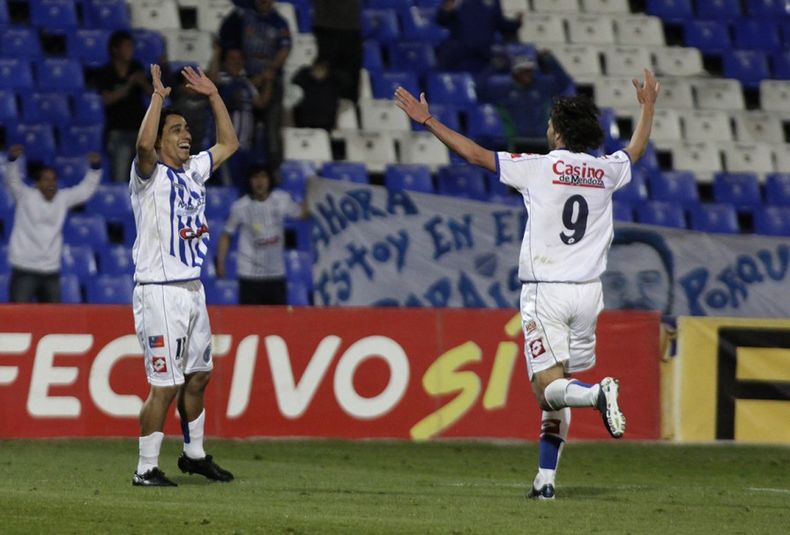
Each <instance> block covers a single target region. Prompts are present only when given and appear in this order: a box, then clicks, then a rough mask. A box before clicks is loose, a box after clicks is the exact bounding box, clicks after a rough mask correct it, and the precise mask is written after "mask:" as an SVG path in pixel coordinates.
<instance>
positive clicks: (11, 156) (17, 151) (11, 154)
mask: <svg viewBox="0 0 790 535" xmlns="http://www.w3.org/2000/svg"><path fill="white" fill-rule="evenodd" d="M23 152H25V149H24V147H22V145H11V146H10V147H8V152H7V153H6V157H7V158H8V161H9V162H13V161H14V160H16V159H17V158H19V157H20V156H22V153H23Z"/></svg>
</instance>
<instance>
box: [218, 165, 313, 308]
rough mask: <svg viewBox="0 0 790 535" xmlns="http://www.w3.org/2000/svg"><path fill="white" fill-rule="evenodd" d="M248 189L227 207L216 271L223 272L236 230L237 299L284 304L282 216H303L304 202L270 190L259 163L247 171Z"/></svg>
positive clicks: (261, 303) (222, 273)
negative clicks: (237, 237)
mask: <svg viewBox="0 0 790 535" xmlns="http://www.w3.org/2000/svg"><path fill="white" fill-rule="evenodd" d="M249 180H250V193H249V195H245V196H244V197H242V198H240V199H238V200H237V201H236V202H234V203H233V206H231V208H230V216H229V217H228V221H227V222H226V223H225V228H224V231H223V233H222V235H221V236H220V238H219V245H218V247H217V275H218V276H219V277H224V276H225V265H226V259H227V257H228V251H229V250H230V241H231V236H232V235H233V234H234V233H236V232H237V231H238V232H239V256H238V275H239V303H240V304H242V305H284V304H286V301H287V291H286V280H285V261H284V258H283V255H284V252H285V227H284V223H285V218H286V217H299V218H304V217H307V204H306V203H302V204H298V203H296V202H295V201H294V200H293V199H292V198H291V196H290V195H289V194H288V193H286V192H285V191H282V190H275V191H272V179H271V174H270V173H269V172H268V171H267V170H266V169H264V168H262V167H257V168H253V169H251V170H250V172H249Z"/></svg>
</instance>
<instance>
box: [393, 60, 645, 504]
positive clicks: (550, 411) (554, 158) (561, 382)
mask: <svg viewBox="0 0 790 535" xmlns="http://www.w3.org/2000/svg"><path fill="white" fill-rule="evenodd" d="M633 83H634V87H635V88H636V98H637V100H638V101H639V104H640V106H641V114H640V117H639V121H638V123H637V125H636V128H635V129H634V133H633V136H632V137H631V140H630V142H629V144H628V145H627V146H626V147H625V148H624V149H623V150H619V151H616V152H614V153H613V154H609V155H606V156H600V157H596V156H592V155H590V154H588V153H587V152H586V151H589V150H595V149H597V148H598V147H599V146H600V145H601V143H602V142H603V132H602V130H601V126H600V124H599V122H598V110H597V108H596V107H595V105H594V104H593V103H592V102H591V101H590V100H588V99H587V98H585V97H561V98H558V99H557V100H556V102H555V104H554V107H553V109H552V111H551V115H550V118H549V121H548V129H547V131H546V138H547V141H548V145H549V149H550V152H549V153H548V154H510V153H507V152H498V153H497V152H493V151H490V150H487V149H485V148H483V147H481V146H480V145H478V144H477V143H475V142H474V141H472V140H470V139H468V138H466V137H464V136H463V135H461V134H459V133H458V132H455V131H454V130H452V129H450V128H448V127H446V126H445V125H443V124H442V123H441V122H440V121H439V120H437V119H436V117H434V116H433V115H431V112H430V110H429V108H428V102H427V100H426V98H425V95H424V94H421V95H420V98H419V100H417V99H416V98H415V97H414V95H412V94H411V93H409V92H408V91H407V90H406V89H404V88H402V87H399V88H398V89H397V90H396V91H395V103H396V104H397V106H398V107H400V108H401V109H402V110H403V111H405V112H406V114H407V115H408V116H409V117H410V118H411V119H412V120H413V121H415V122H418V123H420V124H422V125H424V126H425V127H426V128H428V129H429V130H430V131H431V133H433V135H435V136H436V137H437V138H438V139H439V140H440V141H442V142H443V143H444V144H445V145H447V147H449V148H450V149H451V150H453V151H455V152H456V153H458V154H459V155H460V156H462V157H463V158H464V159H466V160H467V161H468V162H469V163H471V164H474V165H478V166H480V167H483V168H484V169H487V170H489V171H492V172H496V173H497V174H498V175H499V180H500V181H501V182H502V183H504V184H506V185H508V186H511V187H513V188H515V189H517V190H518V191H519V192H520V193H521V195H522V196H523V198H524V205H525V207H526V209H527V215H528V219H527V224H526V228H525V229H524V238H523V240H522V243H521V252H520V255H519V279H520V280H521V283H522V289H521V318H522V327H523V331H524V338H525V345H524V353H525V358H526V361H527V370H528V372H529V377H530V381H531V383H532V389H533V391H534V393H535V397H536V398H537V400H538V404H539V405H540V408H541V409H542V411H543V416H542V425H541V435H540V444H539V452H540V453H539V462H538V467H539V468H538V474H537V476H536V477H535V480H534V481H533V483H532V490H531V491H530V493H529V497H531V498H537V499H553V498H554V485H555V475H556V470H557V464H558V462H559V458H560V453H561V450H562V446H563V444H564V443H565V441H566V439H567V436H568V428H569V426H570V423H571V411H570V409H571V407H591V408H594V409H597V410H599V411H600V412H601V416H602V417H603V422H604V425H605V426H606V429H607V430H608V431H609V433H610V434H611V435H612V436H613V437H614V438H620V437H622V436H623V433H624V432H625V416H623V413H622V412H621V410H620V407H619V405H618V401H617V397H618V392H619V384H618V381H617V380H616V379H613V378H611V377H606V378H604V379H603V380H602V381H601V382H600V383H598V384H594V385H591V384H585V383H582V382H580V381H577V380H574V379H572V377H571V376H572V374H573V373H576V372H581V371H584V370H588V369H590V368H592V367H593V366H594V365H595V325H596V322H597V320H598V314H599V313H600V311H601V309H602V308H603V295H602V290H601V280H600V277H601V274H602V273H603V272H604V270H605V269H606V254H607V251H608V249H609V245H610V243H611V241H612V236H613V232H614V227H613V223H612V194H613V193H614V192H615V191H616V190H618V189H620V188H622V187H624V186H625V185H626V184H628V182H630V180H631V164H632V163H635V162H636V161H637V160H639V158H640V157H641V156H642V155H643V154H644V152H645V150H646V149H647V144H648V141H649V138H650V130H651V128H652V124H653V112H654V107H655V102H656V98H657V97H658V92H659V83H658V82H657V81H656V78H655V76H654V75H653V73H652V72H651V71H649V70H647V69H645V71H644V80H643V81H641V82H640V81H638V80H633Z"/></svg>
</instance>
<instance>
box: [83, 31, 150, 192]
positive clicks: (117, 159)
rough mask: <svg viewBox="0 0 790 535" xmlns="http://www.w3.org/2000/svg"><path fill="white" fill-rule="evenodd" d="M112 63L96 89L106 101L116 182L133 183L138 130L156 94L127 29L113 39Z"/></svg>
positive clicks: (108, 139) (99, 76)
mask: <svg viewBox="0 0 790 535" xmlns="http://www.w3.org/2000/svg"><path fill="white" fill-rule="evenodd" d="M108 48H109V51H110V62H109V63H108V64H107V65H105V66H104V67H102V68H101V69H99V70H98V71H97V73H96V76H95V79H94V80H95V82H94V83H95V85H96V90H97V91H98V92H99V94H101V96H102V99H103V100H104V114H105V123H104V146H105V150H106V151H107V156H108V157H109V159H110V173H111V178H112V180H114V181H116V182H126V181H128V180H129V168H130V167H131V165H132V158H133V157H134V153H135V143H136V142H137V128H138V127H139V125H140V123H141V122H142V120H143V115H145V107H144V103H143V98H144V96H145V95H148V94H150V93H151V92H152V91H153V86H151V83H150V82H149V81H148V78H147V77H146V74H145V69H144V68H143V66H142V65H141V64H140V63H139V62H138V61H135V60H134V59H132V58H133V56H134V40H133V38H132V34H131V33H129V32H128V31H126V30H118V31H115V32H113V34H112V35H111V36H110V42H109V45H108Z"/></svg>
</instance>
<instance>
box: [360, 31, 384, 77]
mask: <svg viewBox="0 0 790 535" xmlns="http://www.w3.org/2000/svg"><path fill="white" fill-rule="evenodd" d="M362 66H363V67H364V68H365V69H367V71H368V72H370V73H373V72H381V71H383V70H384V59H383V58H382V57H381V46H380V45H379V43H378V41H375V40H373V39H368V40H366V41H365V42H364V43H362Z"/></svg>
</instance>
